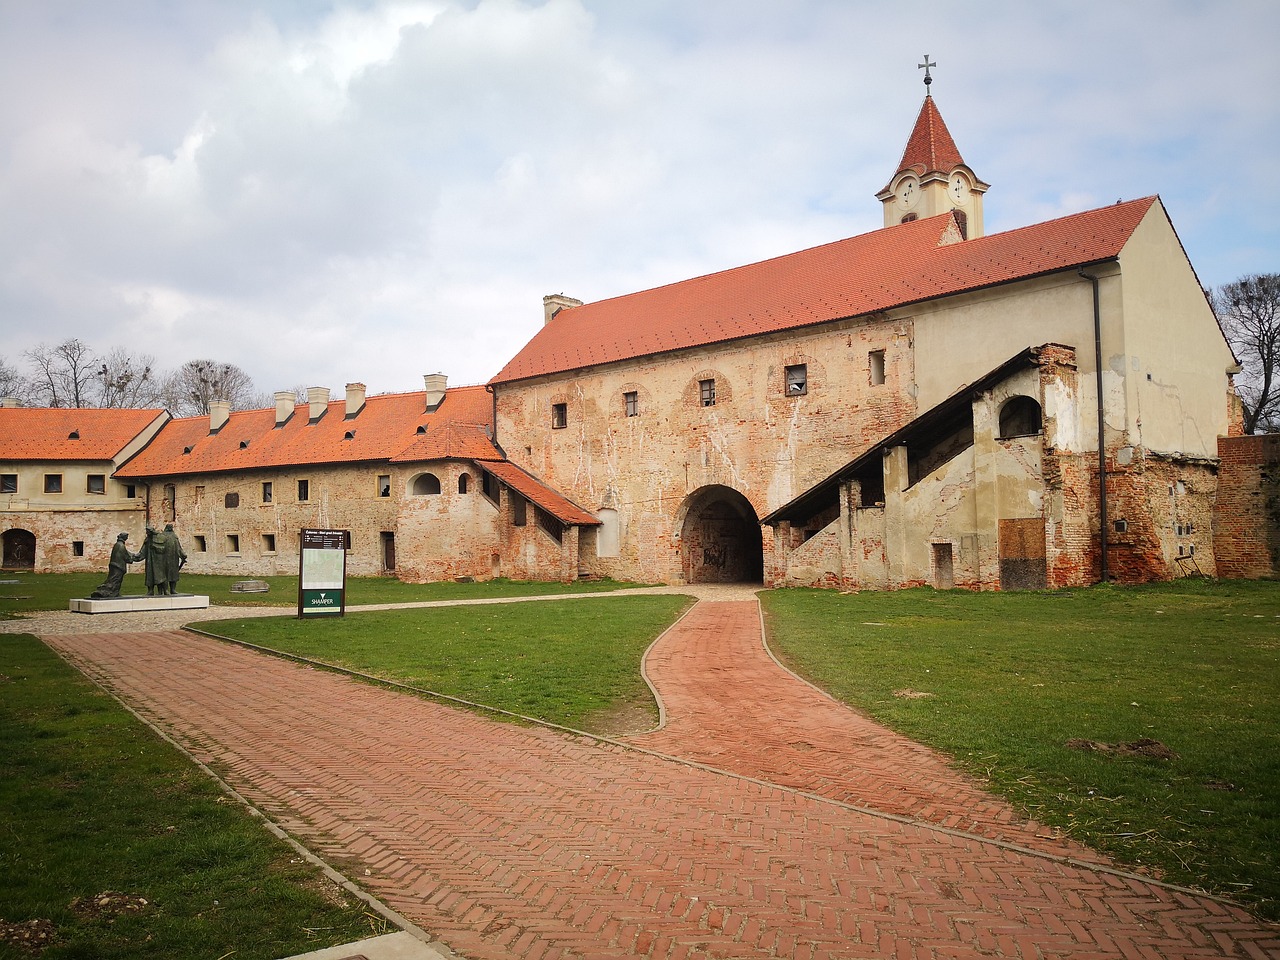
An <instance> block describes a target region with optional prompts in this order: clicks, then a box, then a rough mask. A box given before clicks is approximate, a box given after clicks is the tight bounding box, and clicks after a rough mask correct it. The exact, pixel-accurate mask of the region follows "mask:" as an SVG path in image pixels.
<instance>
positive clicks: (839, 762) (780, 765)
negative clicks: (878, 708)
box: [630, 600, 1107, 863]
mask: <svg viewBox="0 0 1280 960" xmlns="http://www.w3.org/2000/svg"><path fill="white" fill-rule="evenodd" d="M645 672H646V674H647V675H648V677H649V681H650V683H651V684H652V685H653V686H654V687H655V688H656V690H657V692H658V695H659V697H660V698H661V699H662V703H663V707H664V710H665V714H666V718H665V719H666V723H665V725H664V726H663V728H662V729H661V730H659V731H657V732H656V733H648V734H644V735H642V736H637V737H631V738H630V740H631V742H633V743H635V744H637V745H639V746H643V747H647V748H649V749H652V750H657V751H660V752H662V753H667V754H671V755H672V756H677V757H683V758H687V759H690V760H697V761H699V762H702V763H706V764H709V765H711V766H714V767H718V768H720V769H723V770H732V771H733V772H735V773H740V774H743V775H744V776H750V777H756V778H758V779H761V780H767V781H769V782H770V783H776V784H779V785H782V786H789V787H795V788H796V789H798V790H804V791H806V792H809V793H816V794H818V795H819V796H823V797H829V798H831V799H832V800H839V801H841V802H842V803H849V804H853V805H855V806H860V807H868V808H871V809H874V810H878V811H882V812H884V813H891V814H895V815H898V816H904V817H910V818H911V819H916V820H924V821H926V822H928V823H935V824H938V825H940V826H945V827H950V828H953V829H956V830H962V831H965V832H967V833H976V834H979V835H981V836H984V837H991V838H993V839H997V840H1002V841H1005V842H1008V843H1015V844H1019V845H1022V846H1027V847H1031V848H1033V849H1036V850H1042V851H1047V852H1050V853H1053V854H1056V855H1059V856H1066V857H1075V858H1078V859H1081V860H1087V861H1090V862H1098V863H1101V862H1107V861H1106V858H1104V857H1103V856H1102V855H1101V854H1098V853H1095V852H1094V851H1092V850H1089V849H1088V848H1086V847H1083V846H1081V845H1079V844H1076V843H1072V842H1070V841H1068V840H1063V839H1059V838H1058V837H1057V834H1056V833H1055V832H1054V831H1053V830H1052V829H1050V828H1048V827H1043V826H1040V825H1037V824H1035V823H1029V822H1027V821H1025V820H1020V819H1019V817H1018V816H1017V814H1016V813H1015V811H1014V810H1013V809H1012V808H1011V807H1010V806H1009V805H1008V804H1006V803H1004V802H1003V801H1000V800H998V799H996V798H995V797H993V796H992V795H990V794H988V793H986V792H984V791H983V790H982V789H981V788H980V787H978V786H977V785H976V784H975V783H973V782H972V781H970V780H968V779H967V778H965V777H964V776H963V775H962V774H960V773H958V772H957V771H956V770H954V769H953V768H951V767H950V766H948V765H947V764H945V763H944V762H943V761H942V760H941V759H940V758H939V757H938V756H937V755H936V754H934V753H933V752H932V751H930V750H929V749H928V748H926V747H923V746H921V745H919V744H917V743H915V742H914V741H911V740H908V739H907V738H906V737H902V736H899V735H898V734H895V733H893V732H892V731H890V730H886V729H885V728H884V727H882V726H880V725H879V724H876V723H873V722H872V721H870V720H868V719H866V718H865V717H862V716H860V715H858V714H857V713H855V712H853V711H852V710H850V709H849V708H848V707H846V706H844V704H841V703H838V702H837V701H835V700H833V699H832V698H831V697H829V696H827V695H826V694H825V693H822V692H820V691H818V690H815V689H814V688H813V687H811V686H810V685H809V684H807V683H805V682H804V681H802V680H799V679H797V678H796V677H795V676H794V675H793V674H791V673H789V672H788V671H786V670H784V669H783V668H782V667H780V666H779V665H778V664H777V662H776V661H775V660H774V659H773V658H772V657H770V656H769V654H768V652H767V650H766V648H765V645H764V642H763V637H762V632H761V623H760V610H759V604H758V603H757V602H756V601H755V600H743V601H737V602H731V603H700V604H698V605H696V606H695V607H694V608H693V609H692V610H691V611H690V612H689V614H688V616H686V617H685V618H684V620H683V621H681V622H680V624H679V626H678V628H677V629H675V630H672V631H669V632H668V633H667V634H666V635H664V636H663V637H662V638H660V639H659V641H658V642H657V643H656V644H654V646H653V647H652V648H651V649H650V650H649V653H648V656H647V657H646V658H645Z"/></svg>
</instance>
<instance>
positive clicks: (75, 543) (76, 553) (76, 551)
mask: <svg viewBox="0 0 1280 960" xmlns="http://www.w3.org/2000/svg"><path fill="white" fill-rule="evenodd" d="M71 555H72V556H73V557H83V556H84V541H83V540H72V541H71Z"/></svg>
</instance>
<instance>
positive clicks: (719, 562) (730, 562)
mask: <svg viewBox="0 0 1280 960" xmlns="http://www.w3.org/2000/svg"><path fill="white" fill-rule="evenodd" d="M681 509H682V511H683V513H684V522H683V523H682V524H681V527H680V566H681V572H682V573H683V576H684V580H685V583H758V582H760V581H761V580H763V579H764V546H763V539H762V536H761V532H760V518H759V517H757V516H756V511H755V508H754V507H752V506H751V502H750V501H749V500H747V498H746V497H744V496H743V495H742V494H740V493H739V492H738V491H737V490H734V489H733V488H732V487H723V486H719V485H712V486H707V487H700V488H699V489H697V490H695V491H694V492H693V493H691V494H689V496H688V497H687V498H686V499H685V502H684V505H683V506H682V508H681Z"/></svg>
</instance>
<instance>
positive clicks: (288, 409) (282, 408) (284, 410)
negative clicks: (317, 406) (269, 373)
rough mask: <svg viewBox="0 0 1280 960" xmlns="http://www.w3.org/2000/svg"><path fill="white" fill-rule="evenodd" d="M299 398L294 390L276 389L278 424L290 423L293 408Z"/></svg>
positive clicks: (278, 425)
mask: <svg viewBox="0 0 1280 960" xmlns="http://www.w3.org/2000/svg"><path fill="white" fill-rule="evenodd" d="M297 402H298V398H297V397H296V396H294V393H293V391H292V390H277V391H276V426H277V427H283V426H284V425H285V424H286V423H288V421H289V418H290V417H292V416H293V408H294V406H296V405H297Z"/></svg>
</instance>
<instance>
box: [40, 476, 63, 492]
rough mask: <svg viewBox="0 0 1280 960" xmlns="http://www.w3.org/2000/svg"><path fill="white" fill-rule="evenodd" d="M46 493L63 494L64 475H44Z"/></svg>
mask: <svg viewBox="0 0 1280 960" xmlns="http://www.w3.org/2000/svg"><path fill="white" fill-rule="evenodd" d="M44 492H45V493H61V492H62V474H60V473H46V474H45V475H44Z"/></svg>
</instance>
